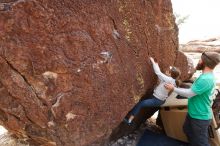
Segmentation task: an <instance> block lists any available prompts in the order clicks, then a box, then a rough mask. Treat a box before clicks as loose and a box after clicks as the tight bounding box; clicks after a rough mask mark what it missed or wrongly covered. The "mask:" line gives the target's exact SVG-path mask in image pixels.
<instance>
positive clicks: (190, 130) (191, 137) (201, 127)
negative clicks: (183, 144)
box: [183, 114, 211, 146]
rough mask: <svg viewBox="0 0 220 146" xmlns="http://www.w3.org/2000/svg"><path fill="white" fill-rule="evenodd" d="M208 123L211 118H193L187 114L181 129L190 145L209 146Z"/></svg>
mask: <svg viewBox="0 0 220 146" xmlns="http://www.w3.org/2000/svg"><path fill="white" fill-rule="evenodd" d="M210 123H211V120H198V119H193V118H191V117H190V116H189V115H188V114H187V116H186V119H185V122H184V125H183V131H184V133H185V134H186V136H187V139H188V141H189V143H190V145H191V146H210V144H209V140H208V139H209V136H208V127H209V125H210Z"/></svg>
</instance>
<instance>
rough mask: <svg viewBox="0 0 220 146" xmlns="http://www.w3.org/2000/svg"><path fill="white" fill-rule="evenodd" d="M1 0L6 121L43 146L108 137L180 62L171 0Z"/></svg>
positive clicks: (1, 105) (0, 91) (0, 114)
mask: <svg viewBox="0 0 220 146" xmlns="http://www.w3.org/2000/svg"><path fill="white" fill-rule="evenodd" d="M0 4H1V9H0V67H1V69H0V121H1V124H2V125H3V126H5V127H6V128H7V129H8V130H9V131H11V132H12V133H14V134H15V135H17V136H18V137H26V138H29V139H31V142H33V144H35V145H40V144H45V145H58V146H79V145H90V144H92V143H94V142H95V143H100V142H101V141H105V140H106V139H108V137H109V135H110V134H111V131H112V130H113V129H114V128H115V127H116V126H117V125H118V124H119V123H120V121H121V120H122V119H123V118H124V116H125V115H126V114H127V112H128V111H129V110H130V109H131V108H132V107H133V106H134V104H135V103H136V102H137V101H138V100H139V99H140V97H142V95H143V94H145V93H148V92H149V91H152V89H153V86H154V84H155V83H156V76H155V74H154V73H153V70H152V67H151V64H150V63H149V56H152V57H154V58H156V59H157V60H158V62H159V65H160V66H161V68H162V70H163V71H165V70H166V69H168V67H169V66H170V65H173V64H174V63H175V61H176V57H177V54H178V51H177V48H178V37H177V34H178V29H177V27H176V25H175V23H174V17H173V14H172V7H171V2H170V0H149V1H145V0H138V1H133V0H122V1H116V0H115V1H109V0H105V1H97V0H93V1H87V0H74V1H72V0H65V1H60V0H30V1H26V0H17V1H16V0H5V1H3V2H1V3H0ZM178 59H179V60H182V61H183V60H184V61H186V57H185V56H184V55H180V56H179V57H178ZM181 65H183V66H181ZM186 65H187V63H183V62H179V66H180V67H181V68H182V69H184V70H182V72H184V74H185V73H187V72H188V69H189V68H188V67H186ZM184 77H185V76H184ZM185 79H186V78H185Z"/></svg>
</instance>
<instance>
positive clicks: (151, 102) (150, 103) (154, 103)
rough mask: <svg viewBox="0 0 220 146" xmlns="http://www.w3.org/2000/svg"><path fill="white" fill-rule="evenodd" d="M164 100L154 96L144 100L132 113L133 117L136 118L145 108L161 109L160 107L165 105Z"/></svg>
mask: <svg viewBox="0 0 220 146" xmlns="http://www.w3.org/2000/svg"><path fill="white" fill-rule="evenodd" d="M164 102H165V101H164V100H160V99H158V98H156V97H154V96H153V95H152V96H151V98H149V99H145V100H142V101H140V102H138V103H137V104H136V105H135V107H134V108H133V109H132V111H131V113H130V114H131V115H133V116H136V115H137V114H138V112H139V111H140V110H141V109H142V108H144V107H159V106H160V105H162V104H164Z"/></svg>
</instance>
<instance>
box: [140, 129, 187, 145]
mask: <svg viewBox="0 0 220 146" xmlns="http://www.w3.org/2000/svg"><path fill="white" fill-rule="evenodd" d="M137 146H189V144H188V143H185V142H182V141H179V140H176V139H173V138H170V137H168V136H166V135H165V134H157V133H155V132H152V131H150V130H145V132H144V134H143V135H142V136H141V138H140V140H139V141H138V144H137Z"/></svg>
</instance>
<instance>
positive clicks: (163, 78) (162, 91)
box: [151, 60, 176, 100]
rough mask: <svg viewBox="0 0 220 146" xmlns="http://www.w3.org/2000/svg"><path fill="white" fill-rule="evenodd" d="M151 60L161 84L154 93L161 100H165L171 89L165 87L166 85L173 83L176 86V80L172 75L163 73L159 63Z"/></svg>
mask: <svg viewBox="0 0 220 146" xmlns="http://www.w3.org/2000/svg"><path fill="white" fill-rule="evenodd" d="M151 62H152V65H153V69H154V72H155V74H156V75H157V76H158V78H159V80H160V83H159V85H158V86H157V87H156V88H155V89H154V93H153V95H154V96H155V97H156V98H158V99H160V100H165V99H166V98H167V97H168V93H169V91H168V90H167V89H166V88H165V87H164V85H165V84H166V83H171V84H173V85H174V86H176V81H175V79H173V78H172V77H169V76H167V75H165V74H163V73H162V72H161V71H160V67H159V65H158V63H156V62H154V60H151Z"/></svg>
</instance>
